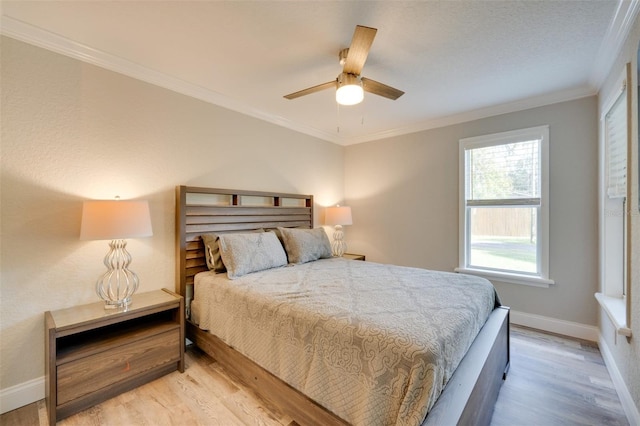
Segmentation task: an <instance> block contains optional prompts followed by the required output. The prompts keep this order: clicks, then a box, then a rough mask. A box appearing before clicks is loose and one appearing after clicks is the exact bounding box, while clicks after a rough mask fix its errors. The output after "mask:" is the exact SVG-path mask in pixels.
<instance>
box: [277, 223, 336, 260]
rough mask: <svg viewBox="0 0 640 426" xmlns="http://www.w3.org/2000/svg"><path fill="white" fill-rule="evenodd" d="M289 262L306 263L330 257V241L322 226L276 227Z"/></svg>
mask: <svg viewBox="0 0 640 426" xmlns="http://www.w3.org/2000/svg"><path fill="white" fill-rule="evenodd" d="M278 230H279V231H280V234H281V235H282V242H283V243H284V248H285V250H286V251H287V256H288V257H289V263H306V262H311V261H313V260H318V259H325V258H328V257H331V243H330V242H329V237H327V233H326V232H324V229H323V228H314V229H294V228H278Z"/></svg>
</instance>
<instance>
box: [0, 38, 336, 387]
mask: <svg viewBox="0 0 640 426" xmlns="http://www.w3.org/2000/svg"><path fill="white" fill-rule="evenodd" d="M0 47H1V51H2V58H1V59H2V64H1V65H2V68H1V72H2V75H1V78H2V103H1V107H2V123H1V124H2V135H1V136H2V141H1V143H2V145H1V150H2V151H1V156H2V160H1V161H2V163H1V165H2V175H1V176H2V184H1V217H0V219H1V246H0V247H1V268H0V271H1V274H2V275H1V278H0V280H1V282H0V284H1V286H0V289H1V294H0V296H1V301H2V302H1V303H2V304H1V309H0V323H1V326H0V327H1V328H0V342H1V345H2V346H1V349H0V351H1V352H0V362H1V366H0V389H2V390H4V389H7V388H9V387H11V386H14V385H18V384H22V383H24V382H27V381H29V380H31V379H37V378H39V377H42V375H43V374H44V355H43V346H44V343H43V339H44V333H43V327H44V325H43V312H44V311H46V310H53V309H59V308H64V307H68V306H73V305H77V304H80V303H86V302H93V301H97V300H98V299H97V296H96V295H95V293H94V290H93V288H94V282H95V280H96V278H97V277H98V275H100V274H101V273H102V271H103V269H104V266H103V265H102V258H103V257H104V255H105V254H106V252H107V249H108V247H107V243H106V242H105V241H95V242H93V241H79V239H78V236H79V230H80V217H81V209H82V201H83V200H85V199H91V198H112V197H114V196H115V195H120V196H121V197H122V198H124V199H127V198H143V199H148V200H149V202H150V207H151V216H152V218H151V219H152V225H153V233H154V235H153V237H151V238H147V239H140V240H132V241H129V244H128V249H129V251H130V252H131V254H132V256H133V263H132V265H131V267H132V269H133V270H134V271H136V272H137V273H138V275H139V277H140V281H141V283H140V290H139V291H148V290H152V289H158V288H162V287H167V288H171V289H173V288H174V188H175V185H180V184H188V185H201V186H213V187H220V188H236V189H255V190H265V191H284V192H299V193H305V194H314V195H315V201H316V221H317V222H318V220H319V219H321V215H322V209H321V208H319V207H318V206H322V205H331V204H334V203H336V202H339V201H341V199H342V196H343V193H342V191H343V181H344V176H343V168H344V166H343V149H344V148H342V147H340V146H337V145H335V144H332V143H328V142H324V141H320V140H318V139H315V138H312V137H309V136H305V135H302V134H299V133H296V132H292V131H289V130H286V129H283V128H281V127H278V126H275V125H271V124H268V123H266V122H263V121H260V120H257V119H253V118H250V117H247V116H244V115H241V114H238V113H235V112H231V111H229V110H226V109H223V108H219V107H216V106H213V105H210V104H207V103H204V102H201V101H198V100H195V99H192V98H189V97H186V96H183V95H180V94H176V93H174V92H171V91H168V90H164V89H161V88H158V87H156V86H153V85H150V84H146V83H143V82H140V81H137V80H134V79H131V78H128V77H125V76H122V75H119V74H116V73H113V72H110V71H106V70H104V69H100V68H97V67H94V66H91V65H87V64H85V63H82V62H79V61H77V60H73V59H69V58H67V57H64V56H61V55H58V54H55V53H51V52H48V51H46V50H43V49H40V48H36V47H33V46H30V45H27V44H23V43H21V42H17V41H15V40H13V39H10V38H4V37H3V38H2V45H1V46H0ZM42 389H44V387H42Z"/></svg>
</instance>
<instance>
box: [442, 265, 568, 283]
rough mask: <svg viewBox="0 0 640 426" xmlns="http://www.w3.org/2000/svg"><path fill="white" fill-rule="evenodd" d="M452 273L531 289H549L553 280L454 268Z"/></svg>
mask: <svg viewBox="0 0 640 426" xmlns="http://www.w3.org/2000/svg"><path fill="white" fill-rule="evenodd" d="M454 271H456V272H459V273H461V274H469V275H478V276H481V277H483V278H486V279H488V280H496V281H500V282H505V283H511V284H520V285H529V286H533V287H542V288H549V286H551V285H554V284H555V282H554V281H553V280H549V279H546V278H539V277H532V276H529V275H520V274H509V273H506V272H494V271H485V270H483V269H471V268H455V269H454Z"/></svg>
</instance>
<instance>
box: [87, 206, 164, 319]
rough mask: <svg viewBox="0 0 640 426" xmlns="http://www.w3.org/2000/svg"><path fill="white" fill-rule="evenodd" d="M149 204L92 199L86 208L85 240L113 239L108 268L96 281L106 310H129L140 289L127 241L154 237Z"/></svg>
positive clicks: (108, 254) (106, 258)
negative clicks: (132, 267)
mask: <svg viewBox="0 0 640 426" xmlns="http://www.w3.org/2000/svg"><path fill="white" fill-rule="evenodd" d="M152 235H153V232H152V230H151V217H150V215H149V203H148V202H147V201H120V200H118V199H116V200H92V201H85V202H84V204H83V206H82V225H81V228H80V239H81V240H111V242H110V243H109V247H110V250H109V252H108V253H107V255H106V256H105V258H104V264H105V266H106V267H107V272H105V273H104V274H103V275H102V276H101V277H100V278H98V281H97V282H96V293H98V296H99V297H100V298H101V299H102V300H104V302H105V309H115V308H126V307H127V306H128V305H129V304H130V303H131V296H133V294H134V293H135V292H136V290H137V289H138V276H137V275H136V274H135V273H134V272H133V271H131V270H129V264H130V263H131V255H130V254H129V252H128V251H127V249H126V246H127V242H126V241H125V238H139V237H150V236H152Z"/></svg>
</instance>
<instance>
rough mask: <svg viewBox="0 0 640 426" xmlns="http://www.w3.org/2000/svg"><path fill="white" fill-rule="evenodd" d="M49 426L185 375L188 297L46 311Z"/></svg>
mask: <svg viewBox="0 0 640 426" xmlns="http://www.w3.org/2000/svg"><path fill="white" fill-rule="evenodd" d="M44 318H45V380H46V388H45V392H46V401H47V412H48V414H49V424H51V425H55V423H56V421H57V420H60V419H62V418H65V417H68V416H70V415H72V414H75V413H77V412H79V411H82V410H85V409H87V408H89V407H91V406H93V405H95V404H98V403H100V402H102V401H104V400H107V399H109V398H112V397H114V396H116V395H118V394H120V393H122V392H125V391H128V390H131V389H133V388H135V387H138V386H140V385H142V384H144V383H147V382H150V381H152V380H155V379H156V378H158V377H161V376H163V375H165V374H167V373H170V372H172V371H175V370H178V371H180V372H184V299H183V298H182V297H181V296H179V295H177V294H175V293H173V292H171V291H169V290H165V289H163V290H157V291H151V292H148V293H140V294H134V295H133V297H132V302H131V305H129V307H128V309H127V310H126V311H125V310H116V311H114V310H105V309H104V302H97V303H91V304H88V305H82V306H76V307H73V308H68V309H61V310H58V311H48V312H45V315H44Z"/></svg>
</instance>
